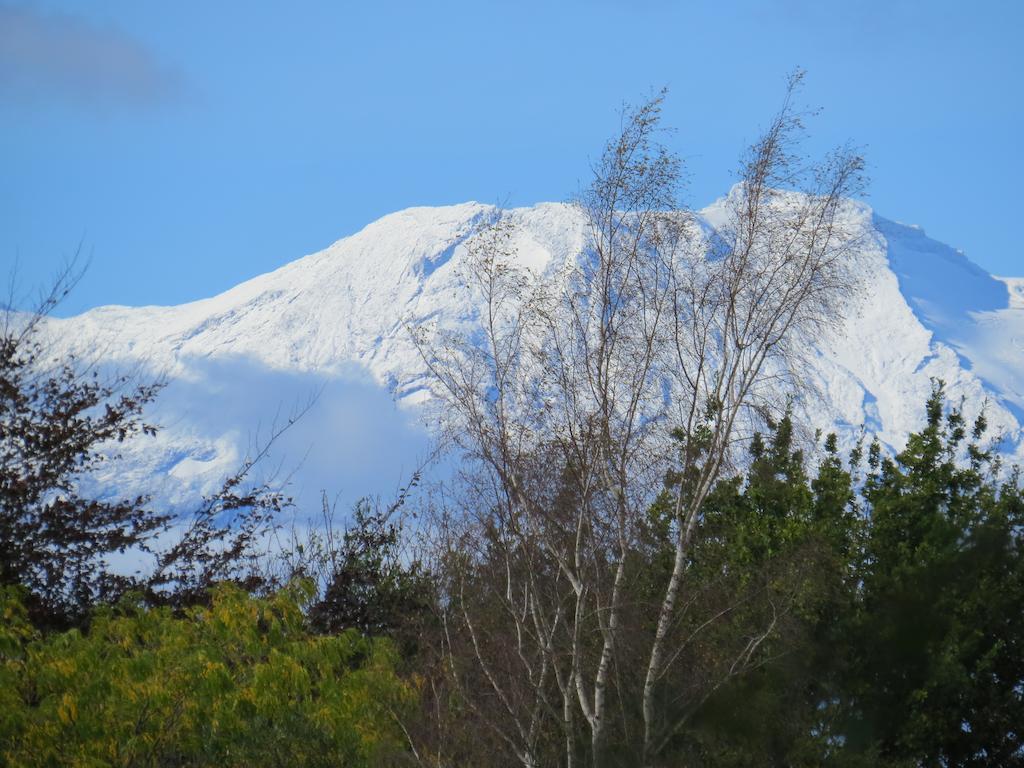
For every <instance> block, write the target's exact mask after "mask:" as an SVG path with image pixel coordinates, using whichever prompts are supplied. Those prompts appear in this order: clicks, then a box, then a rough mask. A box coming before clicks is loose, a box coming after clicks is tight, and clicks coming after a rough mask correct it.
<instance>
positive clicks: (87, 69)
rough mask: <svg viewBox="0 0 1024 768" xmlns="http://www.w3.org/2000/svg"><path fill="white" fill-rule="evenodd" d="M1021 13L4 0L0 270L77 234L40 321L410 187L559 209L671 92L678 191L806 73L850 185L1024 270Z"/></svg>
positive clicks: (272, 256)
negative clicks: (63, 296)
mask: <svg viewBox="0 0 1024 768" xmlns="http://www.w3.org/2000/svg"><path fill="white" fill-rule="evenodd" d="M1022 29H1024V3H1018V2H1012V1H1011V0H1007V1H1006V2H971V3H966V2H959V3H954V2H940V1H937V0H933V1H930V2H905V1H902V0H887V1H885V2H864V1H856V0H850V1H849V2H842V3H839V2H821V0H776V1H775V2H770V1H769V2H725V1H723V0H719V2H706V3H705V2H674V3H673V2H663V1H661V0H633V2H611V1H610V0H592V1H591V2H586V3H584V2H556V1H555V0H549V1H548V2H532V0H518V1H517V2H502V3H498V2H490V0H476V1H475V2H454V1H453V2H446V1H445V0H435V1H434V2H422V0H421V1H419V2H393V3H385V2H376V3H365V2H363V3H358V4H356V3H348V2H291V3H287V4H286V3H271V2H260V3H254V2H247V3H242V2H237V3H229V2H218V3H210V2H191V1H182V2H176V3H165V2H155V0H154V1H153V2H143V1H141V0H126V1H124V2H115V1H112V0H93V1H92V2H90V3H82V2H34V3H15V4H12V3H10V2H4V1H3V0H0V163H2V165H0V167H2V169H3V170H2V172H0V268H3V272H4V273H5V274H6V273H8V272H10V270H11V267H12V266H13V265H14V263H15V261H17V262H18V264H19V281H20V286H21V287H22V289H23V291H24V290H26V289H28V288H32V287H34V286H37V285H40V284H42V283H45V281H46V279H47V276H48V275H50V274H52V273H53V271H54V270H55V269H56V268H57V267H58V266H59V264H60V262H61V260H62V258H65V257H67V256H68V255H69V254H71V253H73V252H74V251H75V249H76V247H78V245H79V244H80V243H81V244H82V246H83V250H84V252H85V254H86V255H88V256H90V257H91V265H90V268H89V270H88V272H87V274H86V275H85V277H84V279H83V281H82V283H81V284H80V285H79V287H78V289H77V290H76V292H75V294H74V295H73V296H72V297H71V299H70V300H69V301H68V302H67V304H65V306H64V307H63V308H62V310H61V312H60V314H72V313H75V312H78V311H81V310H83V309H86V308H88V307H92V306H97V305H100V304H107V303H119V304H154V303H155V304H170V303H179V302H183V301H187V300H192V299H198V298H202V297H205V296H209V295H212V294H214V293H217V292H219V291H221V290H224V289H226V288H229V287H230V286H232V285H234V284H236V283H238V282H240V281H242V280H244V279H246V278H248V277H252V276H254V275H256V274H258V273H260V272H264V271H267V270H269V269H273V268H275V267H278V266H280V265H282V264H285V263H287V262H288V261H291V260H293V259H295V258H297V257H299V256H302V255H304V254H307V253H310V252H313V251H316V250H319V249H320V248H323V247H324V246H326V245H327V244H329V243H330V242H332V241H333V240H335V239H337V238H339V237H342V236H344V235H346V234H350V233H352V232H354V231H356V230H358V229H359V228H361V227H362V226H364V225H365V224H367V223H369V222H370V221H372V220H373V219H375V218H377V217H379V216H381V215H384V214H386V213H389V212H391V211H395V210H398V209H401V208H404V207H407V206H412V205H440V204H446V203H454V202H461V201H464V200H469V199H476V200H481V201H484V202H503V203H507V204H511V205H524V204H530V203H534V202H538V201H542V200H563V199H565V198H566V197H568V196H569V195H571V194H572V193H573V192H574V191H575V190H576V189H577V188H578V187H579V185H580V184H581V183H585V182H586V179H587V174H588V162H589V159H590V158H592V157H594V156H595V155H596V154H597V153H598V152H599V151H600V148H601V145H602V144H603V142H604V140H605V139H606V138H608V137H609V136H610V135H611V134H612V133H613V132H614V131H615V128H616V127H617V124H618V121H617V110H618V109H619V107H620V105H621V104H622V102H623V101H637V100H639V99H642V98H643V97H644V96H646V95H647V94H649V93H650V91H651V89H652V88H659V87H661V86H668V88H669V89H670V94H669V98H668V102H667V105H666V109H665V122H666V124H668V125H670V126H673V127H674V128H675V129H676V132H675V133H674V134H672V135H671V137H670V138H669V143H670V144H671V145H672V146H673V148H675V149H676V150H677V151H678V152H679V153H680V154H681V155H682V156H683V157H684V159H685V161H686V164H687V169H688V173H689V177H690V184H689V187H688V189H687V190H686V201H687V202H688V203H690V204H691V205H694V206H697V207H700V206H703V205H705V204H707V203H709V202H710V201H711V200H713V199H714V198H715V197H717V196H718V195H720V194H722V193H723V192H725V191H726V190H727V189H728V187H729V185H730V184H731V183H732V181H733V178H734V176H733V174H734V171H735V168H736V166H737V158H738V156H739V153H740V151H741V150H742V148H743V147H744V145H745V144H746V143H748V142H749V141H751V140H752V139H753V138H755V136H756V134H757V131H758V129H759V127H761V126H763V125H764V124H765V122H766V121H767V119H768V118H769V117H770V115H771V113H772V112H773V110H774V109H775V108H776V106H777V105H778V104H779V101H780V98H781V96H782V90H783V86H784V82H785V77H786V74H787V72H789V71H790V70H791V69H793V68H794V67H795V66H801V67H803V68H805V69H806V70H807V71H808V78H807V86H806V88H805V90H804V98H805V101H806V103H807V104H808V105H812V106H820V107H821V108H822V110H823V111H822V114H821V115H820V116H819V117H818V118H816V119H815V120H814V121H813V122H812V123H811V125H810V127H811V133H812V136H811V139H810V140H809V142H808V149H809V150H810V151H812V152H821V151H824V150H826V149H828V148H829V147H831V146H833V145H835V144H839V143H842V142H845V141H848V140H849V141H853V142H854V143H856V144H858V145H860V146H862V147H863V148H864V151H865V153H866V156H867V158H868V161H869V165H870V172H871V177H872V184H871V187H870V195H869V198H868V201H869V202H870V203H871V204H872V205H873V206H874V207H875V209H876V210H877V211H878V212H880V213H881V214H882V215H884V216H887V217H889V218H893V219H897V220H900V221H904V222H909V223H917V224H920V225H922V226H923V227H924V228H925V229H926V230H927V231H928V234H929V235H931V236H933V237H936V238H937V239H940V240H943V241H945V242H947V243H949V244H951V245H953V246H955V247H958V248H962V249H963V250H964V251H966V253H967V255H968V256H969V257H970V258H971V259H973V260H974V261H976V262H977V263H979V264H980V265H982V266H983V267H985V268H986V269H988V270H990V271H992V272H994V273H996V274H1017V275H1024V247H1022V245H1021V242H1020V232H1019V222H1020V220H1021V213H1020V211H1021V204H1022V202H1024V200H1022V197H1024V195H1022V193H1021V178H1022V177H1024V153H1022V152H1021V148H1020V144H1019V142H1020V136H1021V135H1024V88H1022V87H1021V76H1022V75H1024V54H1022V52H1021V46H1020V44H1019V38H1020V33H1021V30H1022Z"/></svg>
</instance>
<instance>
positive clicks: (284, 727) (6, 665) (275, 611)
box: [0, 582, 413, 768]
mask: <svg viewBox="0 0 1024 768" xmlns="http://www.w3.org/2000/svg"><path fill="white" fill-rule="evenodd" d="M311 595H312V589H311V588H310V586H309V583H308V582H300V583H297V584H295V585H292V586H290V587H288V588H287V589H284V590H282V591H280V592H278V593H277V594H275V595H273V596H271V597H270V598H267V599H254V598H252V597H250V596H248V595H246V594H245V593H244V592H243V591H242V590H240V589H239V588H237V587H234V586H230V585H222V586H220V587H217V588H216V589H214V590H213V593H212V597H213V599H212V601H211V605H210V607H194V608H190V609H188V610H187V611H185V612H184V613H181V614H178V615H175V613H173V612H172V611H171V610H170V609H169V608H146V607H143V606H141V605H140V604H138V603H133V602H132V601H129V600H125V601H122V602H121V603H119V604H118V605H117V606H115V607H111V608H103V609H100V610H98V611H97V612H96V613H95V614H94V616H93V619H92V622H91V625H90V627H89V629H88V631H87V632H81V631H79V630H77V629H74V630H71V631H68V632H65V633H61V634H51V635H47V636H45V637H41V636H39V635H37V634H36V633H35V630H33V629H32V628H31V625H30V624H29V623H28V620H27V617H26V614H25V610H24V608H23V606H22V603H21V599H20V595H19V593H18V591H17V590H16V589H13V588H7V589H6V590H5V591H3V592H2V593H0V601H2V602H0V611H2V613H3V622H2V624H0V744H2V745H3V747H0V749H2V750H3V751H2V753H0V754H2V755H3V762H5V763H6V764H8V765H12V766H44V765H68V766H93V765H125V766H127V765H131V766H168V765H175V766H177V765H188V766H204V765H216V766H219V768H227V767H229V766H252V765H289V766H320V765H324V766H326V765H332V766H336V765H345V766H363V765H370V764H374V763H375V762H376V761H377V760H378V759H379V758H381V757H382V756H384V755H386V754H388V753H390V752H392V751H394V750H396V749H397V748H398V747H399V744H400V742H399V736H400V731H399V730H398V721H397V717H398V716H399V715H400V713H401V712H402V710H403V708H404V707H405V706H406V705H407V704H408V703H409V702H410V700H411V698H412V694H413V691H412V688H411V687H410V686H409V685H408V684H406V683H404V682H402V681H401V680H400V679H399V678H398V676H397V675H396V674H395V672H394V666H393V665H394V662H395V657H394V652H393V650H392V648H391V646H390V645H389V643H388V642H387V641H383V640H373V639H367V638H364V637H361V636H359V635H358V634H357V633H356V632H345V633H342V634H340V635H335V636H317V635H312V634H310V633H309V632H308V630H307V629H306V626H305V619H304V616H303V608H304V606H305V605H306V604H307V603H308V601H309V600H310V598H311Z"/></svg>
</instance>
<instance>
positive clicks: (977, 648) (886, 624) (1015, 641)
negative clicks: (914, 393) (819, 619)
mask: <svg viewBox="0 0 1024 768" xmlns="http://www.w3.org/2000/svg"><path fill="white" fill-rule="evenodd" d="M944 406H945V403H944V397H943V388H942V385H941V383H936V384H935V386H934V388H933V391H932V394H931V397H930V398H929V400H928V403H927V425H926V427H925V428H924V429H923V430H922V431H921V432H920V433H918V434H915V435H912V436H911V437H910V439H909V440H908V441H907V446H906V448H905V449H904V450H903V451H901V452H900V453H898V454H897V455H896V456H895V457H894V458H891V459H890V458H881V455H880V452H879V451H878V449H877V448H876V449H875V450H873V451H872V453H871V460H870V469H871V471H870V474H869V476H868V478H867V483H866V486H865V488H864V498H865V500H866V501H867V503H868V504H869V506H870V513H871V533H870V536H869V539H868V546H867V556H868V557H867V561H866V564H865V568H864V572H863V603H862V605H861V608H860V612H859V614H858V616H857V617H856V621H855V622H854V625H853V626H854V630H853V632H854V636H855V642H854V643H853V644H852V646H851V647H852V648H853V649H855V651H856V654H855V657H854V662H855V663H854V666H853V678H852V680H851V682H850V685H849V695H850V705H851V708H852V711H853V726H852V727H851V731H850V735H851V743H852V744H853V745H855V746H858V747H859V748H861V749H870V748H874V749H876V750H877V751H878V754H879V755H880V757H881V758H882V759H891V760H892V761H894V762H899V761H901V760H906V761H910V762H914V763H919V764H925V765H948V766H1013V765H1024V729H1022V728H1021V724H1022V723H1024V610H1022V606H1024V541H1022V538H1021V534H1022V531H1024V496H1022V488H1021V481H1020V475H1019V473H1017V472H1012V473H1010V474H1009V476H1008V477H1006V478H1004V479H1002V480H1000V474H999V467H998V462H997V461H996V460H995V458H994V457H993V454H992V453H991V452H990V451H989V450H986V449H984V448H983V445H982V441H983V438H984V435H985V431H986V424H985V420H984V417H983V416H982V417H980V418H979V419H978V420H977V421H976V422H975V423H974V425H973V428H972V429H971V430H970V431H969V432H968V428H967V425H966V424H965V420H964V417H963V415H962V413H961V412H960V410H959V409H955V408H954V409H948V410H947V409H946V408H945V407H944Z"/></svg>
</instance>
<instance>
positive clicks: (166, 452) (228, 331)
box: [50, 202, 1024, 504]
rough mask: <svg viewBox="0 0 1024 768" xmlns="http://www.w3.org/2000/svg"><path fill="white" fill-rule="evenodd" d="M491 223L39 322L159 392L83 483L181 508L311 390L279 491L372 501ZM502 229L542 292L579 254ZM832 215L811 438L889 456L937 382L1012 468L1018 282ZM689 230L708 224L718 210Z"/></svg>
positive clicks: (389, 479)
mask: <svg viewBox="0 0 1024 768" xmlns="http://www.w3.org/2000/svg"><path fill="white" fill-rule="evenodd" d="M494 212H495V209H493V208H492V207H491V206H486V205H481V204H478V203H465V204H461V205H454V206H447V207H440V208H411V209H407V210H404V211H400V212H398V213H394V214H391V215H389V216H385V217H384V218H382V219H380V220H378V221H376V222H374V223H372V224H370V225H368V226H367V227H365V228H364V229H363V230H361V231H360V232H358V233H356V234H354V235H351V236H350V237H346V238H343V239H342V240H339V241H337V242H335V243H334V244H332V245H331V246H329V247H328V248H326V249H324V250H323V251H320V252H318V253H314V254H312V255H310V256H306V257H304V258H301V259H298V260H297V261H294V262H292V263H290V264H287V265H285V266H283V267H281V268H280V269H277V270H275V271H273V272H270V273H267V274H264V275H260V276H258V277H255V278H253V279H251V280H248V281H246V282H244V283H242V284H240V285H238V286H236V287H235V288H232V289H230V290H228V291H226V292H224V293H222V294H220V295H219V296H215V297H213V298H209V299H204V300H200V301H196V302H192V303H188V304H183V305H180V306H175V307H137V308H129V307H101V308H98V309H95V310H91V311H89V312H86V313H84V314H82V315H79V316H77V317H73V318H67V319H62V320H56V319H55V320H52V321H50V328H51V329H52V330H53V331H54V332H55V333H56V335H57V336H56V338H58V339H59V340H60V342H61V343H62V344H66V345H67V346H68V347H69V348H72V349H76V350H79V351H84V350H89V351H92V353H93V354H97V355H100V356H101V357H102V359H103V360H104V361H105V362H106V361H109V363H110V364H112V365H114V366H121V367H124V366H134V367H138V366H141V367H142V370H144V371H146V372H149V373H153V374H161V375H163V376H164V377H165V378H166V379H167V380H168V381H169V386H168V388H167V390H166V391H165V392H164V393H163V395H162V396H161V398H160V401H159V403H158V405H157V407H156V410H155V411H154V413H153V416H152V418H153V420H154V421H156V422H157V423H159V424H161V426H162V427H163V429H162V430H161V432H160V434H159V435H158V437H157V438H156V440H155V441H153V440H151V441H149V442H148V443H143V444H140V445H133V446H132V447H131V449H130V452H129V453H128V454H127V455H126V456H125V462H126V463H125V464H124V465H123V466H122V467H121V468H119V469H118V470H117V471H116V474H115V472H114V471H113V470H111V474H110V475H108V476H105V477H99V478H97V480H96V482H97V483H99V484H100V487H102V488H104V489H110V488H114V489H116V491H117V492H120V493H124V492H138V491H139V490H140V489H145V490H148V491H149V492H153V493H154V494H155V496H156V497H158V498H162V499H165V500H167V501H168V502H169V503H172V504H176V503H182V502H184V501H186V500H187V499H188V498H189V497H190V495H194V494H195V493H197V492H199V491H208V490H210V489H211V488H212V486H213V485H214V484H216V482H217V481H218V479H219V478H220V477H221V476H223V474H224V473H225V472H226V471H229V470H230V469H231V468H232V467H233V465H235V464H237V462H238V460H239V459H240V457H241V456H242V455H243V454H244V453H245V451H246V450H247V449H248V448H249V446H250V445H251V444H252V442H253V441H254V440H256V439H257V436H256V435H255V434H254V431H255V430H256V425H257V424H262V427H263V430H264V434H265V430H266V429H267V428H269V427H268V423H267V422H268V421H269V420H271V419H272V418H273V415H274V413H275V412H277V411H279V410H280V409H282V408H284V409H285V410H287V409H288V407H289V404H291V403H294V402H297V401H301V400H303V399H304V398H305V397H308V394H309V393H310V392H312V391H317V392H319V393H320V397H319V399H318V400H317V402H316V404H315V405H314V406H313V409H312V410H311V412H310V413H309V414H307V416H306V417H305V418H304V419H303V420H302V422H301V423H300V425H299V426H298V427H297V428H296V429H294V430H293V431H292V433H290V435H289V439H288V442H287V445H285V446H282V450H284V451H287V452H288V453H289V454H291V455H292V457H293V458H294V457H295V456H297V457H298V459H301V458H302V456H306V460H305V462H304V463H303V465H302V467H301V468H300V469H299V470H298V471H297V473H296V474H295V476H294V478H293V483H294V485H295V486H297V487H301V488H302V489H304V490H302V493H308V492H309V491H310V489H314V488H315V489H316V491H318V490H319V488H320V487H324V488H330V489H338V488H339V487H340V486H344V489H345V490H346V491H347V492H349V493H351V494H354V495H359V494H361V493H365V492H382V493H386V492H387V491H388V490H389V487H388V486H389V484H391V483H397V482H399V480H400V478H401V474H402V472H403V471H404V472H408V471H409V470H410V469H411V468H412V466H413V465H415V464H416V462H417V460H418V457H419V456H421V455H422V454H423V453H424V452H425V450H426V446H427V444H428V442H429V433H428V431H427V430H426V428H425V427H424V426H423V425H422V424H421V423H420V420H419V412H420V409H419V408H418V404H419V403H420V402H422V400H423V399H424V398H425V397H426V390H425V386H424V385H425V376H426V372H425V369H424V366H423V363H422V361H421V359H420V357H419V353H418V352H417V350H416V348H415V347H414V345H413V343H412V340H411V338H410V336H409V333H408V330H407V328H406V324H408V325H409V326H413V327H415V326H419V325H422V324H424V323H428V322H429V323H436V324H437V325H438V326H440V327H443V328H457V327H461V328H472V326H473V324H474V323H475V316H476V315H475V313H476V309H477V308H476V307H474V306H472V305H470V304H467V298H466V297H467V296H468V294H467V293H466V292H465V291H462V290H460V287H461V277H460V265H461V264H462V263H463V261H464V259H465V256H466V247H465V246H466V241H467V239H468V238H469V237H470V236H471V235H472V233H473V231H474V226H475V224H476V223H477V222H479V221H480V220H481V218H482V217H486V216H490V215H493V214H494ZM504 215H506V216H509V217H511V218H512V219H513V221H514V223H515V233H516V234H515V238H516V243H515V245H516V249H517V253H518V258H519V259H520V261H521V264H522V266H524V267H527V268H529V269H530V270H531V271H532V272H534V273H536V274H538V275H542V276H546V275H553V274H555V272H556V271H557V269H558V267H559V266H560V265H564V263H565V261H566V259H570V258H573V257H574V255H575V254H578V253H579V252H580V251H581V249H582V246H583V244H584V226H583V220H582V217H581V214H580V213H579V212H578V211H577V210H576V209H575V208H573V207H572V206H569V205H565V204H557V203H544V204H539V205H536V206H533V207H530V208H520V209H513V210H511V211H506V212H505V213H504ZM842 215H843V216H844V217H845V219H846V223H847V224H848V225H849V226H850V227H851V229H852V230H853V231H854V232H855V233H856V234H857V242H858V247H857V249H856V252H855V253H854V254H853V255H852V257H851V258H852V259H853V260H854V264H853V267H854V269H855V271H856V273H857V274H858V275H859V276H860V278H861V282H862V290H861V291H860V292H859V294H858V295H857V296H856V297H855V299H854V305H853V307H852V309H853V311H852V312H850V313H849V317H847V318H846V319H845V320H844V322H843V324H842V328H840V329H839V331H838V332H836V333H834V334H831V335H830V336H829V337H828V338H821V339H819V340H818V341H817V344H816V348H815V350H814V351H813V357H814V364H813V367H812V371H811V377H812V379H813V383H814V384H815V385H816V386H817V388H818V389H819V391H820V392H821V393H822V395H823V398H822V401H821V402H820V403H817V404H815V405H813V406H811V408H810V412H809V413H808V418H809V421H810V423H811V424H812V425H815V426H821V427H823V428H829V426H832V427H834V428H836V429H838V430H839V431H840V433H841V435H843V436H844V437H845V438H846V439H847V440H852V439H854V437H855V435H856V434H857V433H858V432H859V431H860V429H861V427H862V425H863V426H864V427H866V428H867V430H868V431H869V432H870V433H877V434H878V436H879V437H880V439H882V440H883V441H885V442H886V443H888V444H889V445H891V446H896V447H898V446H900V445H901V444H902V441H903V440H904V439H905V437H906V435H907V434H908V433H909V432H910V431H912V430H914V429H917V428H919V427H920V425H921V420H922V413H921V408H922V404H923V402H924V400H925V398H926V396H927V394H928V391H929V389H930V386H931V379H932V378H941V379H943V380H944V381H945V382H946V385H947V391H948V393H949V395H950V397H951V398H954V399H957V398H964V401H965V403H967V406H968V409H969V410H970V409H972V408H974V409H976V408H977V407H979V406H980V405H981V404H982V403H987V406H986V407H987V413H988V418H989V422H990V424H991V425H992V427H993V428H994V430H995V431H997V432H1001V433H1003V434H1004V435H1005V441H1004V443H1003V447H1004V450H1005V451H1006V452H1007V454H1009V457H1010V458H1011V459H1012V460H1014V461H1022V460H1024V432H1022V424H1024V278H1019V277H1018V278H1012V277H1011V278H999V277H993V276H991V275H989V274H987V273H986V272H985V271H984V270H982V269H981V268H979V267H977V266H976V265H974V264H973V263H972V262H970V261H969V260H968V259H967V258H966V257H965V256H964V255H963V254H962V253H960V252H958V251H956V250H954V249H952V248H950V247H948V246H946V245H943V244H942V243H938V242H936V241H934V240H931V239H930V238H928V237H927V236H926V235H925V233H924V232H923V231H922V230H920V229H919V228H916V227H912V226H906V225H902V224H898V223H896V222H893V221H889V220H887V219H884V218H881V217H879V216H877V215H876V214H875V213H874V212H873V211H872V210H871V209H870V208H869V207H868V206H866V205H864V204H861V203H853V202H849V203H847V204H846V205H845V206H844V208H843V213H842ZM702 216H703V217H704V219H705V221H706V222H709V223H713V220H714V218H715V215H714V205H712V206H709V208H708V209H705V211H704V212H702ZM393 402H396V403H397V404H398V406H399V407H397V408H396V407H394V406H393V405H392V403H393ZM281 460H282V462H283V463H282V466H284V465H285V464H286V463H287V459H285V458H284V457H282V459H281ZM381 466H387V467H388V469H386V470H382V469H381ZM382 472H383V474H381V473H382ZM360 486H362V487H360ZM367 486H368V487H367Z"/></svg>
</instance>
